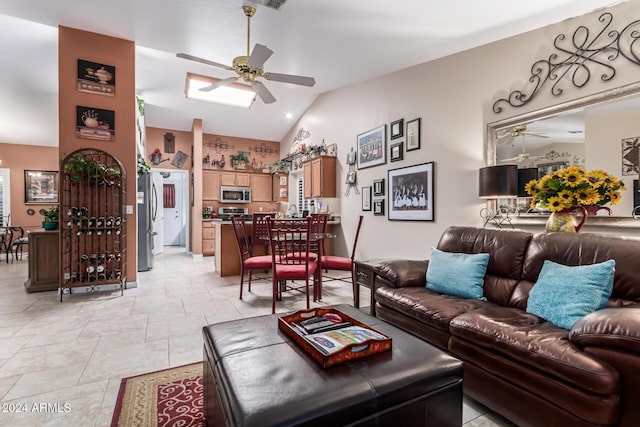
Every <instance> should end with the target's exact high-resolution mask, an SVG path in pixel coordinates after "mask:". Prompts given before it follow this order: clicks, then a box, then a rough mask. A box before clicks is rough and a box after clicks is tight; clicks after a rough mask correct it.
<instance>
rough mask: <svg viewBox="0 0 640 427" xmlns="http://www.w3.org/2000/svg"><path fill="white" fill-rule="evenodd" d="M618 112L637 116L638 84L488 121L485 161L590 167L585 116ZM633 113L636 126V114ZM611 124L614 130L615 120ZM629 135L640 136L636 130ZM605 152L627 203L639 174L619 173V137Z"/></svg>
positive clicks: (533, 165) (532, 165) (622, 214)
mask: <svg viewBox="0 0 640 427" xmlns="http://www.w3.org/2000/svg"><path fill="white" fill-rule="evenodd" d="M617 113H620V114H621V115H624V114H626V113H638V114H640V82H639V83H634V84H631V85H628V86H624V87H618V88H615V89H611V90H608V91H605V92H601V93H598V94H594V95H590V96H587V97H584V98H579V99H576V100H572V101H568V102H565V103H562V104H558V105H554V106H551V107H548V108H544V109H541V110H537V111H532V112H529V113H525V114H521V115H518V116H514V117H510V118H508V119H504V120H500V121H496V122H493V123H489V124H488V125H487V141H488V145H487V164H488V165H501V164H516V165H518V167H519V168H524V167H538V166H540V165H545V164H549V163H556V162H566V163H568V164H569V165H571V164H579V165H582V166H585V165H586V166H587V167H588V168H589V165H590V163H593V162H590V161H589V159H588V158H587V156H588V153H589V150H585V148H584V147H585V140H588V138H589V135H586V134H585V120H588V118H589V117H596V116H597V115H599V114H602V115H611V114H617ZM609 117H610V116H609ZM635 117H636V118H635V121H634V122H635V124H637V123H638V120H637V117H638V116H635ZM610 126H611V127H612V129H613V127H615V126H618V124H614V123H611V124H610ZM628 136H629V137H631V136H640V132H638V134H637V135H628ZM607 156H611V158H612V159H615V160H614V163H615V164H616V165H617V168H616V169H615V170H610V172H611V173H613V174H615V175H616V176H619V177H620V178H623V179H624V181H625V183H626V186H627V191H626V194H624V196H623V197H624V198H626V199H629V201H631V200H632V199H633V194H632V191H633V189H632V184H633V180H634V179H638V174H633V175H628V176H622V147H621V140H620V138H617V139H615V140H614V141H612V142H611V146H610V147H608V153H607ZM636 162H637V159H636ZM627 211H628V212H627ZM631 214H632V209H631V208H629V209H626V210H625V211H624V212H619V213H616V215H617V216H631Z"/></svg>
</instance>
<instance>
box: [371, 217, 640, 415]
mask: <svg viewBox="0 0 640 427" xmlns="http://www.w3.org/2000/svg"><path fill="white" fill-rule="evenodd" d="M437 248H438V249H440V250H442V251H446V252H464V253H489V254H490V259H489V264H488V266H487V272H486V275H485V278H484V287H483V293H484V297H485V298H486V299H487V301H482V300H475V299H462V298H457V297H452V296H447V295H441V294H437V293H434V292H432V291H430V290H427V288H426V287H425V284H426V278H425V273H426V270H427V266H428V261H415V260H394V261H386V262H382V263H380V264H378V265H377V266H376V267H375V271H376V273H377V277H376V279H375V283H374V285H375V299H376V310H377V316H378V317H379V318H381V319H383V320H385V321H386V322H389V323H391V324H393V325H396V326H398V327H400V328H402V329H404V330H406V331H409V332H411V333H413V334H414V335H417V336H418V337H420V338H422V339H423V340H425V341H427V342H429V343H431V344H433V345H435V346H436V347H439V348H441V349H444V350H445V351H448V352H449V353H451V354H452V355H454V356H456V357H458V358H460V359H462V360H463V361H464V392H465V393H466V394H468V395H469V396H470V397H472V398H473V399H476V400H478V401H479V402H481V403H483V404H485V405H486V406H488V407H489V408H491V409H492V410H494V411H496V412H498V413H499V414H501V415H503V416H504V417H506V418H508V419H509V420H511V421H513V422H514V423H516V424H518V425H519V426H545V427H548V426H561V427H570V426H579V427H584V426H624V427H627V426H629V427H630V426H638V425H640V404H639V403H638V398H639V397H640V240H636V239H626V238H621V237H609V236H602V235H593V234H569V233H540V234H531V233H527V232H523V231H513V230H512V231H506V230H504V231H502V230H492V229H481V228H472V227H451V228H449V229H447V230H446V231H445V232H444V234H443V235H442V237H441V239H440V241H439V243H438V246H437ZM608 259H614V260H615V262H616V265H615V277H614V285H613V292H612V294H611V297H610V298H609V302H608V305H607V307H606V308H604V309H601V310H598V311H596V312H595V313H592V314H589V315H587V316H585V317H583V318H582V319H581V320H579V321H578V323H576V324H575V325H574V326H573V328H572V329H571V330H566V329H562V328H560V327H557V326H555V325H553V324H551V323H549V322H547V321H545V320H544V319H542V318H540V317H537V316H535V315H533V314H529V313H527V312H526V307H527V297H528V294H529V291H530V290H531V288H532V287H533V285H534V284H535V282H536V279H537V277H538V274H539V272H540V269H541V268H542V264H543V261H544V260H551V261H554V262H557V263H561V264H565V265H586V264H594V263H598V262H603V261H606V260H608Z"/></svg>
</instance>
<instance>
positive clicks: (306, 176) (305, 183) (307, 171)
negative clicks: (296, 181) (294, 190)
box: [302, 161, 313, 199]
mask: <svg viewBox="0 0 640 427" xmlns="http://www.w3.org/2000/svg"><path fill="white" fill-rule="evenodd" d="M312 194H313V186H312V176H311V162H310V161H309V162H306V163H304V165H303V167H302V196H303V197H304V198H305V199H310V198H311V197H313V196H312Z"/></svg>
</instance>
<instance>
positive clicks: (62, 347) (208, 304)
mask: <svg viewBox="0 0 640 427" xmlns="http://www.w3.org/2000/svg"><path fill="white" fill-rule="evenodd" d="M165 249H166V251H165V252H164V253H163V254H161V255H160V256H157V257H156V259H155V261H156V262H155V267H154V268H153V270H151V271H149V272H143V273H139V275H138V287H137V288H133V289H127V290H125V291H124V296H120V292H102V293H94V294H78V295H72V296H65V298H64V299H65V300H64V302H63V303H60V302H59V299H58V295H57V293H56V292H55V291H52V292H39V293H32V294H29V293H27V292H25V290H24V287H23V283H24V281H25V280H26V278H27V275H28V273H27V266H28V261H27V260H26V258H25V259H24V260H22V261H19V262H14V263H10V264H6V263H4V262H2V263H0V295H2V298H1V299H0V406H1V407H0V427H3V426H12V427H13V426H109V425H110V423H111V417H112V414H113V409H114V405H115V401H116V396H117V393H118V389H119V386H120V380H121V379H122V377H128V376H132V375H138V374H142V373H145V372H150V371H154V370H158V369H165V368H169V367H173V366H179V365H183V364H186V363H192V362H196V361H201V360H202V334H201V328H202V326H204V325H208V324H211V323H216V322H223V321H227V320H233V319H239V318H243V317H251V316H258V315H262V314H269V313H270V312H271V286H270V282H268V281H264V280H262V281H258V282H255V283H254V284H253V285H252V293H248V292H246V293H245V295H244V299H243V300H240V299H238V280H239V278H238V277H237V276H236V277H229V278H220V277H217V275H216V274H215V273H214V271H213V259H212V258H205V259H204V261H197V260H194V259H192V258H191V257H190V256H188V255H187V254H185V253H184V249H183V248H182V249H181V248H171V247H167V248H165ZM335 273H336V274H339V272H335ZM324 285H325V286H324V289H323V299H324V302H323V303H324V304H339V303H352V293H351V289H350V286H349V285H347V284H345V283H344V282H340V281H326V282H324ZM245 291H246V288H245ZM364 291H365V292H366V291H367V290H366V289H365V290H364ZM368 298H369V294H368V293H366V294H364V295H362V296H361V300H363V301H368ZM304 304H305V303H304V296H303V295H302V294H297V293H287V294H286V295H285V299H284V301H282V302H279V303H278V304H277V306H276V309H277V311H278V312H286V311H291V310H297V309H301V308H304V307H305V305H304ZM463 418H464V420H463V421H464V426H466V427H472V426H473V427H480V426H482V427H484V426H511V424H510V423H509V422H507V421H505V420H504V419H502V418H501V417H499V416H497V415H496V414H493V413H491V412H490V411H488V410H487V409H486V408H484V407H483V406H482V405H480V404H478V403H477V402H474V401H472V400H470V399H468V398H465V402H464V409H463Z"/></svg>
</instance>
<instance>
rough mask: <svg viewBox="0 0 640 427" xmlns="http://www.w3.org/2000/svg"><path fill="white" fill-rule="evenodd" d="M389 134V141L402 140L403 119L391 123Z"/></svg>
mask: <svg viewBox="0 0 640 427" xmlns="http://www.w3.org/2000/svg"><path fill="white" fill-rule="evenodd" d="M389 134H390V136H391V139H396V138H402V136H403V135H404V119H399V120H396V121H394V122H391V126H390V128H389Z"/></svg>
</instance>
